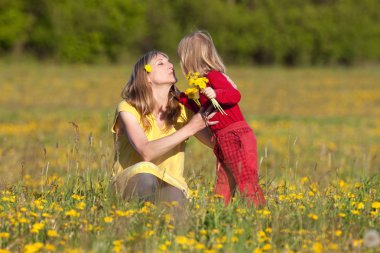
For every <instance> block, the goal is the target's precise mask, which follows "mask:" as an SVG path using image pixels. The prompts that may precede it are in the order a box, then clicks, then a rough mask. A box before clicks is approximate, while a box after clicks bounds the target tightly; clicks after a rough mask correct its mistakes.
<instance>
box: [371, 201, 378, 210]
mask: <svg viewBox="0 0 380 253" xmlns="http://www.w3.org/2000/svg"><path fill="white" fill-rule="evenodd" d="M371 207H372V208H375V209H380V202H378V201H376V202H373V203H372V205H371Z"/></svg>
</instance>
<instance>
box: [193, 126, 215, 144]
mask: <svg viewBox="0 0 380 253" xmlns="http://www.w3.org/2000/svg"><path fill="white" fill-rule="evenodd" d="M194 136H195V137H196V138H197V139H198V140H199V141H200V142H202V143H203V144H204V145H206V146H207V147H209V148H211V149H213V148H214V146H215V142H213V141H212V131H211V129H209V128H208V127H206V128H204V129H202V130H201V131H199V132H198V133H196V134H195V135H194Z"/></svg>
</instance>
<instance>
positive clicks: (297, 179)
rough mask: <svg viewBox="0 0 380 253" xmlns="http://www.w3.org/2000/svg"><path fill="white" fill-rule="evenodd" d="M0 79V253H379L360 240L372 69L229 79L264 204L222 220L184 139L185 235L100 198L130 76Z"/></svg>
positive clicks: (369, 209) (239, 208) (40, 68)
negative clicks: (249, 134)
mask: <svg viewBox="0 0 380 253" xmlns="http://www.w3.org/2000/svg"><path fill="white" fill-rule="evenodd" d="M0 68H1V69H2V72H1V75H0V105H1V107H0V186H1V190H2V192H1V194H0V224H1V227H0V252H7V250H8V251H9V252H38V251H40V252H54V251H64V252H89V251H93V252H137V251H139V250H140V251H143V252H165V251H169V252H183V251H185V252H292V251H298V252H299V251H300V252H347V251H349V252H350V251H351V252H362V251H368V252H376V250H377V249H371V248H368V247H367V246H368V245H369V244H368V242H367V241H366V240H363V239H364V235H365V233H366V232H367V231H369V230H371V229H375V230H376V229H377V230H378V231H379V227H378V224H379V212H380V210H379V209H380V194H379V191H380V179H379V175H378V172H379V167H380V162H379V157H378V156H379V151H380V120H379V118H380V85H379V83H380V71H379V68H378V67H376V66H372V67H363V68H354V69H338V68H336V69H322V68H319V69H309V68H307V69H277V68H263V69H261V68H246V67H245V68H243V67H241V68H235V67H231V68H230V69H229V74H230V76H231V77H232V78H233V79H234V81H235V82H236V83H237V85H238V87H239V90H240V91H241V93H242V95H243V97H242V101H241V103H240V105H241V108H242V110H243V112H244V115H245V117H246V119H247V121H248V122H249V124H250V125H251V126H252V128H253V129H254V131H255V133H256V136H257V139H258V150H259V163H260V171H259V174H260V183H261V184H262V186H263V188H264V190H265V192H266V197H267V200H268V205H267V207H266V208H264V209H260V210H256V209H253V208H249V206H247V205H246V204H245V203H243V202H242V200H241V199H240V198H239V196H236V198H235V201H234V202H233V204H232V205H230V206H229V207H227V208H225V207H224V206H223V205H222V204H221V202H220V201H219V197H218V196H214V195H213V194H212V189H213V183H214V174H215V173H214V166H215V158H214V156H213V154H212V151H211V150H208V149H206V148H205V147H203V146H202V145H201V144H199V143H198V142H197V141H196V140H194V139H190V140H189V142H188V149H187V160H186V178H187V181H188V183H189V186H190V187H191V189H192V191H191V194H192V196H193V199H192V200H191V201H190V203H189V207H188V209H187V210H186V213H185V214H183V221H182V222H180V221H175V220H173V213H171V212H170V209H171V208H172V207H170V205H164V206H158V207H157V206H154V205H145V206H144V205H139V204H138V203H135V202H131V203H125V202H123V201H119V200H116V199H114V198H113V196H112V195H111V194H110V193H109V192H108V179H109V176H110V168H111V165H112V161H113V143H112V135H111V133H110V131H109V129H110V124H111V121H112V118H113V113H114V108H115V106H116V104H117V103H118V101H119V100H120V91H121V89H122V87H123V85H124V83H125V82H126V81H127V79H128V78H129V74H130V69H131V66H129V65H128V66H120V65H118V66H49V65H38V64H10V65H8V64H5V63H0ZM177 75H178V76H180V71H179V70H178V71H177ZM179 79H180V83H179V85H178V86H179V87H180V88H184V87H185V83H184V81H183V80H184V78H183V77H181V76H180V78H179ZM2 250H3V251H2Z"/></svg>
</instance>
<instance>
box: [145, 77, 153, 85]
mask: <svg viewBox="0 0 380 253" xmlns="http://www.w3.org/2000/svg"><path fill="white" fill-rule="evenodd" d="M146 80H147V81H148V83H149V84H152V80H150V77H149V75H146Z"/></svg>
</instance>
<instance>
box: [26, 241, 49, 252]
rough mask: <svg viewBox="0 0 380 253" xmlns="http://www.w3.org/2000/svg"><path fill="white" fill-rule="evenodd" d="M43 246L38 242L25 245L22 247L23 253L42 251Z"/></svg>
mask: <svg viewBox="0 0 380 253" xmlns="http://www.w3.org/2000/svg"><path fill="white" fill-rule="evenodd" d="M43 246H44V245H43V244H42V243H40V242H36V243H31V244H27V245H25V247H24V253H35V252H38V251H40V250H41V249H42V247H43Z"/></svg>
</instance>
